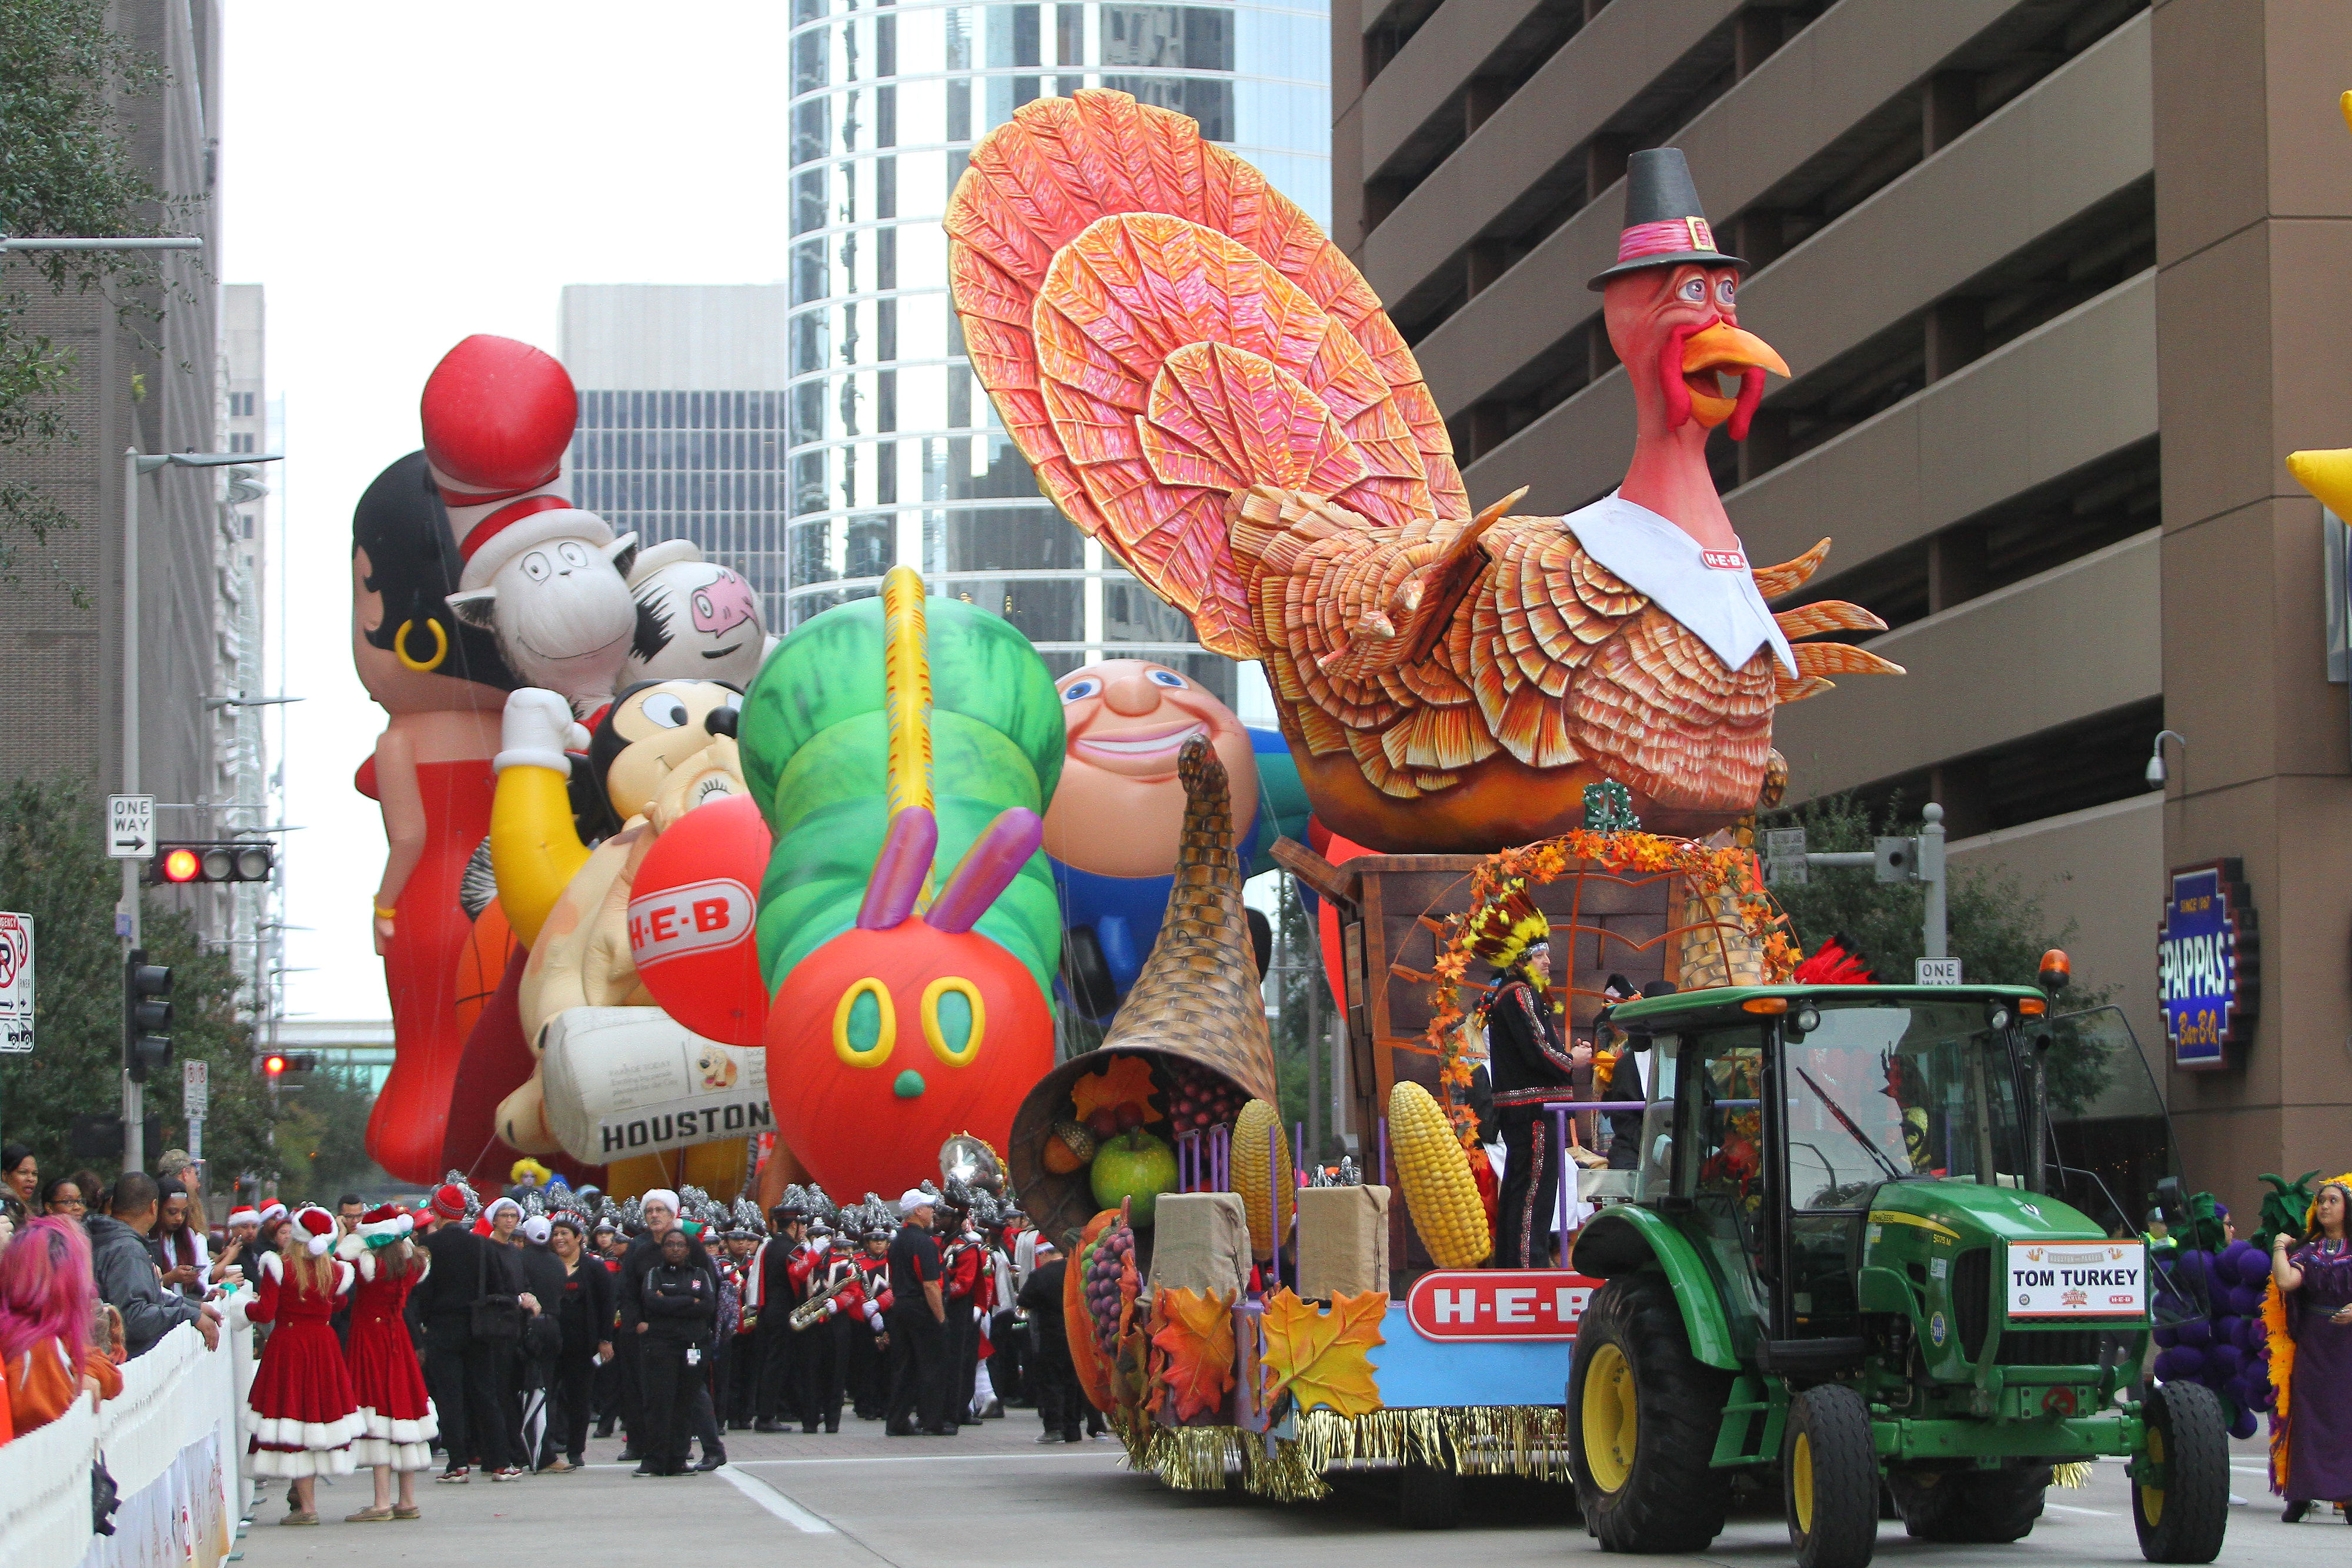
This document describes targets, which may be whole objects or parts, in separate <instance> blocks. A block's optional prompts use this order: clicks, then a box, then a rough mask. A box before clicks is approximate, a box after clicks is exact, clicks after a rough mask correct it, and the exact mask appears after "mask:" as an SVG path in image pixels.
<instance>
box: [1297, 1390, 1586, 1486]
mask: <svg viewBox="0 0 2352 1568" xmlns="http://www.w3.org/2000/svg"><path fill="white" fill-rule="evenodd" d="M1298 1447H1299V1450H1300V1453H1301V1455H1302V1457H1303V1458H1305V1460H1306V1462H1307V1465H1308V1466H1309V1468H1311V1469H1316V1470H1318V1471H1320V1470H1325V1469H1330V1468H1331V1467H1333V1466H1335V1465H1348V1464H1361V1463H1365V1462H1371V1463H1385V1464H1399V1465H1402V1464H1412V1463H1415V1462H1418V1463H1422V1464H1427V1465H1435V1466H1438V1467H1440V1468H1441V1469H1450V1470H1453V1471H1454V1472H1455V1473H1457V1474H1460V1475H1465V1476H1522V1477H1525V1478H1527V1479H1530V1480H1544V1481H1564V1480H1567V1479H1569V1469H1568V1412H1567V1411H1566V1410H1565V1409H1563V1408H1561V1407H1559V1406H1547V1405H1466V1406H1436V1407H1424V1408H1418V1409H1409V1410H1374V1411H1371V1412H1369V1413H1368V1414H1365V1415H1362V1416H1355V1417H1353V1418H1352V1419H1350V1418H1349V1417H1347V1416H1339V1415H1336V1414H1334V1413H1333V1412H1331V1411H1329V1410H1310V1411H1308V1412H1307V1414H1306V1415H1305V1416H1300V1417H1299V1420H1298Z"/></svg>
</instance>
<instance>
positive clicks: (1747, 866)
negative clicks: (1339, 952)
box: [1423, 828, 1802, 1148]
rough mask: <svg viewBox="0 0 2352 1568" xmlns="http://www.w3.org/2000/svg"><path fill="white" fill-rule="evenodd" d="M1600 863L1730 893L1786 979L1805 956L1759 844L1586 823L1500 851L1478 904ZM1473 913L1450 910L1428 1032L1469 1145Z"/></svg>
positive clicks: (1771, 968) (1482, 870)
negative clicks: (1712, 842) (1722, 843)
mask: <svg viewBox="0 0 2352 1568" xmlns="http://www.w3.org/2000/svg"><path fill="white" fill-rule="evenodd" d="M1596 863H1597V864H1598V865H1599V866H1600V867H1601V870H1603V871H1606V872H1610V873H1620V872H1626V871H1636V872H1643V873H1651V874H1671V875H1673V876H1675V877H1677V878H1680V879H1681V880H1682V881H1683V882H1685V883H1686V884H1687V885H1688V886H1689V887H1690V888H1691V889H1692V891H1694V892H1696V894H1699V895H1700V896H1701V897H1705V898H1713V897H1717V896H1719V895H1723V894H1729V896H1730V898H1731V901H1732V904H1733V905H1734V907H1736V908H1737V909H1738V912H1739V921H1740V924H1741V925H1743V926H1744V927H1746V929H1747V931H1748V935H1749V936H1752V937H1754V938H1755V939H1756V941H1757V943H1758V944H1759V946H1761V948H1762V950H1763V959H1764V970H1765V973H1766V974H1767V975H1769V976H1770V977H1772V978H1773V979H1774V980H1776V981H1779V980H1785V979H1787V978H1788V977H1789V976H1790V973H1792V972H1793V971H1794V970H1795V968H1796V967H1797V962H1798V960H1799V959H1800V958H1801V956H1802V955H1801V953H1800V952H1799V951H1798V949H1797V945H1796V943H1794V942H1793V941H1791V940H1790V937H1789V934H1788V930H1787V926H1788V921H1789V917H1788V916H1787V915H1783V914H1781V913H1780V910H1779V909H1778V908H1777V907H1775V906H1774V904H1773V903H1772V897H1771V895H1770V894H1768V893H1766V892H1765V891H1764V884H1763V880H1762V877H1761V876H1760V874H1759V867H1758V865H1757V863H1756V855H1755V852H1753V851H1752V850H1748V849H1745V848H1738V847H1730V848H1724V849H1713V848H1710V847H1708V846H1707V845H1706V844H1702V843H1698V842H1696V841H1693V840H1690V839H1671V838H1665V837H1663V836H1661V835H1659V834H1656V833H1640V832H1633V833H1596V832H1591V831H1586V830H1584V829H1581V828H1580V829H1578V830H1576V831H1573V832H1570V833H1564V834H1562V835H1561V836H1560V837H1559V838H1556V839H1541V840H1538V841H1536V842H1534V843H1531V844H1522V845H1520V846H1519V847H1517V849H1507V850H1501V851H1498V852H1496V853H1495V854H1493V855H1490V856H1488V857H1487V859H1486V862H1485V863H1484V864H1482V865H1480V866H1479V867H1478V869H1477V870H1476V871H1475V872H1473V873H1471V876H1470V911H1476V910H1479V909H1482V908H1484V907H1486V904H1488V903H1490V902H1492V901H1493V900H1494V899H1495V898H1496V896H1497V895H1498V894H1500V893H1501V892H1502V890H1503V889H1504V888H1506V887H1507V886H1509V885H1510V884H1511V883H1527V884H1528V885H1529V886H1540V885H1542V884H1543V883H1549V882H1556V881H1558V880H1559V878H1561V877H1562V876H1565V875H1567V874H1569V873H1570V872H1574V871H1581V870H1584V869H1587V868H1588V867H1590V866H1591V865H1593V864H1596ZM1470 956H1471V955H1470V943H1469V912H1465V913H1464V914H1461V915H1452V916H1449V917H1448V919H1447V936H1446V940H1445V942H1444V945H1443V946H1441V947H1440V948H1439V950H1438V954H1437V963H1436V966H1435V967H1434V969H1433V972H1432V975H1431V983H1432V985H1433V987H1434V988H1435V993H1434V995H1435V1006H1434V1008H1433V1014H1432V1017H1431V1019H1430V1020H1429V1028H1428V1029H1427V1030H1425V1031H1424V1032H1423V1040H1426V1041H1427V1042H1428V1044H1429V1046H1430V1047H1431V1048H1432V1049H1433V1051H1435V1053H1436V1054H1437V1056H1438V1057H1439V1058H1440V1064H1439V1067H1438V1072H1437V1082H1438V1083H1439V1085H1440V1086H1441V1087H1442V1088H1443V1089H1444V1091H1445V1095H1444V1098H1445V1113H1446V1114H1447V1116H1449V1117H1450V1118H1452V1120H1453V1122H1454V1130H1455V1132H1456V1134H1457V1135H1459V1136H1460V1138H1461V1139H1462V1143H1463V1145H1464V1146H1465V1148H1466V1147H1469V1146H1470V1145H1474V1144H1475V1143H1476V1142H1477V1136H1478V1134H1477V1124H1478V1118H1477V1114H1476V1113H1475V1112H1473V1111H1472V1110H1471V1109H1470V1107H1469V1106H1468V1104H1466V1103H1465V1100H1466V1098H1467V1093H1466V1092H1467V1091H1468V1089H1469V1087H1470V1072H1471V1069H1470V1062H1469V1059H1468V1058H1467V1057H1465V1055H1464V1054H1463V1050H1462V1028H1461V1026H1462V1022H1463V1019H1465V1017H1466V1016H1467V1015H1466V1014H1465V1012H1464V1011H1463V1009H1462V1004H1461V1002H1460V1000H1459V999H1458V996H1457V993H1458V992H1459V991H1460V990H1461V988H1463V986H1464V985H1465V983H1466V980H1467V977H1468V975H1469V972H1470Z"/></svg>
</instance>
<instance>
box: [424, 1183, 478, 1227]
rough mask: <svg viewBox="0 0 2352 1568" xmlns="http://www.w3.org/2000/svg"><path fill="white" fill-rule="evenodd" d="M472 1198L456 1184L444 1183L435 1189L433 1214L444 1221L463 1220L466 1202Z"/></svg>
mask: <svg viewBox="0 0 2352 1568" xmlns="http://www.w3.org/2000/svg"><path fill="white" fill-rule="evenodd" d="M472 1196H473V1195H472V1194H470V1193H468V1192H467V1190H466V1189H465V1188H464V1187H462V1186H458V1185H457V1183H456V1182H453V1181H452V1182H443V1183H442V1184H441V1185H440V1186H436V1187H435V1188H434V1189H433V1212H434V1213H435V1214H436V1215H438V1216H440V1217H441V1218H444V1219H463V1218H466V1202H467V1199H468V1198H469V1197H472Z"/></svg>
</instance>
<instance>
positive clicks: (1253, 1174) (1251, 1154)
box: [1232, 1100, 1297, 1258]
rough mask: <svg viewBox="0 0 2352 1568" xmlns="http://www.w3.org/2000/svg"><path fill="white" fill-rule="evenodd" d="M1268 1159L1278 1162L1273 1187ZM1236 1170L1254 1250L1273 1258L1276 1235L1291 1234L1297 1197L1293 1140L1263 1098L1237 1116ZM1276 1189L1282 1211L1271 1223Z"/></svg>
mask: <svg viewBox="0 0 2352 1568" xmlns="http://www.w3.org/2000/svg"><path fill="white" fill-rule="evenodd" d="M1268 1161H1272V1162H1273V1165H1274V1169H1273V1173H1272V1185H1271V1188H1269V1185H1268V1173H1267V1168H1266V1167H1267V1162H1268ZM1232 1169H1233V1177H1234V1191H1235V1192H1237V1193H1239V1194H1241V1195H1242V1207H1244V1209H1246V1210H1248V1212H1249V1233H1250V1251H1251V1252H1252V1253H1253V1254H1255V1256H1257V1257H1260V1258H1271V1257H1273V1256H1274V1243H1275V1239H1276V1236H1278V1235H1279V1236H1287V1235H1289V1234H1290V1213H1291V1210H1292V1209H1293V1208H1294V1207H1297V1197H1294V1196H1293V1193H1292V1188H1291V1181H1292V1177H1291V1175H1290V1142H1289V1140H1288V1139H1286V1138H1285V1137H1284V1136H1283V1135H1282V1119H1281V1117H1280V1116H1278V1115H1277V1114H1276V1113H1275V1109H1274V1107H1273V1106H1271V1105H1269V1104H1267V1103H1265V1101H1263V1100H1253V1101H1251V1102H1250V1103H1248V1104H1246V1105H1244V1106H1243V1107H1242V1113H1241V1114H1240V1115H1239V1116H1237V1117H1235V1118H1234V1153H1233V1165H1232ZM1276 1191H1278V1192H1279V1193H1280V1194H1281V1199H1280V1201H1281V1205H1282V1211H1281V1213H1280V1214H1279V1215H1278V1216H1276V1217H1273V1218H1272V1219H1271V1222H1270V1223H1269V1217H1268V1215H1267V1213H1266V1205H1267V1200H1268V1198H1269V1197H1270V1196H1271V1193H1272V1192H1276Z"/></svg>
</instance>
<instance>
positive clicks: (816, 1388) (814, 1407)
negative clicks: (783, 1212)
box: [788, 1219, 841, 1432]
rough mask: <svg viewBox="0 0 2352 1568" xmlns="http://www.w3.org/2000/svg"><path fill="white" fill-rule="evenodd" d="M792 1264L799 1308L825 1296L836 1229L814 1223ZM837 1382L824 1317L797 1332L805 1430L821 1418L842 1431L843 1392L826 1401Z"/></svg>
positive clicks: (797, 1397) (796, 1389) (796, 1392)
mask: <svg viewBox="0 0 2352 1568" xmlns="http://www.w3.org/2000/svg"><path fill="white" fill-rule="evenodd" d="M788 1267H789V1271H790V1272H791V1274H792V1280H793V1307H794V1308H795V1309H797V1308H798V1307H800V1306H802V1305H803V1303H805V1302H808V1301H814V1300H815V1299H816V1298H817V1297H818V1296H821V1295H823V1294H824V1287H825V1282H826V1280H827V1279H828V1277H829V1276H830V1275H831V1273H832V1271H833V1228H832V1227H831V1226H828V1225H826V1224H825V1223H824V1221H823V1220H821V1219H820V1220H817V1221H816V1222H814V1224H812V1225H811V1226H810V1227H809V1237H808V1239H807V1240H806V1241H803V1242H802V1243H801V1244H800V1245H799V1246H798V1247H795V1248H793V1256H792V1262H791V1263H790V1265H789V1266H788ZM834 1383H835V1373H834V1359H833V1334H832V1332H831V1331H830V1329H828V1328H827V1327H826V1326H825V1324H824V1321H823V1319H820V1320H819V1321H818V1322H815V1323H814V1324H812V1325H810V1326H809V1327H808V1328H807V1329H804V1330H803V1331H802V1332H800V1333H795V1334H794V1335H793V1403H794V1404H796V1405H798V1406H800V1413H801V1430H802V1431H803V1432H814V1431H815V1430H816V1428H817V1423H818V1422H820V1421H822V1422H824V1429H825V1430H826V1431H828V1432H838V1431H839V1430H841V1396H840V1395H839V1394H837V1393H835V1394H834V1395H833V1396H832V1404H831V1406H827V1405H826V1403H825V1399H826V1395H827V1391H828V1390H830V1389H831V1388H832V1387H833V1386H834Z"/></svg>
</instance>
